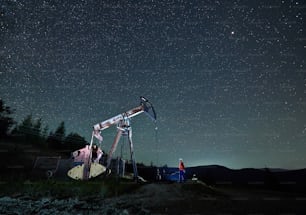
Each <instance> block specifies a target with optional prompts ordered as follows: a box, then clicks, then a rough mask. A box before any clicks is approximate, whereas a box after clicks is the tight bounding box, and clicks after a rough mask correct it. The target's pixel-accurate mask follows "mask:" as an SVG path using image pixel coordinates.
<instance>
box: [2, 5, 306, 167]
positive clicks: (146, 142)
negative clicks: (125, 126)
mask: <svg viewBox="0 0 306 215" xmlns="http://www.w3.org/2000/svg"><path fill="white" fill-rule="evenodd" d="M305 19H306V3H305V2H304V1H301V0H284V1H280V0H277V1H276V0H271V1H266V0H259V1H251V0H233V1H230V0H224V1H223V0H222V1H221V0H220V1H217V0H208V1H199V0H194V1H187V0H186V1H184V0H172V1H166V0H161V1H155V0H144V1H130V0H127V1H114V0H109V1H102V0H101V1H97V0H69V1H62V0H54V1H52V0H41V1H34V0H2V1H1V3H0V62H1V65H0V97H1V98H3V99H4V101H5V103H6V104H7V105H8V106H11V107H13V108H14V109H16V113H15V115H14V117H15V119H17V120H22V119H23V118H24V117H25V116H26V115H28V114H32V115H33V117H34V118H42V119H43V122H44V123H45V124H48V125H49V127H50V129H51V130H52V129H55V128H56V127H57V126H58V125H59V123H60V122H61V121H65V124H66V129H67V133H69V132H71V131H73V132H77V133H79V134H81V135H82V136H84V137H85V138H86V139H87V140H88V141H89V140H90V137H91V131H92V126H93V125H94V124H96V123H98V122H100V121H103V120H105V119H108V118H110V117H112V116H115V115H117V114H119V113H122V112H124V111H126V110H129V109H131V108H133V107H136V106H138V104H139V96H145V97H147V98H148V99H149V100H150V101H151V102H152V104H153V105H154V107H155V109H156V112H157V116H158V121H157V125H155V124H154V123H152V121H151V120H150V119H149V118H148V117H146V116H145V114H142V115H139V116H137V117H135V118H133V120H132V127H133V141H134V147H135V155H136V160H137V161H138V162H143V163H145V164H150V162H151V161H152V162H153V164H157V165H164V164H167V165H168V166H176V165H177V164H178V159H179V158H183V159H184V162H185V165H186V166H196V165H210V164H219V165H224V166H227V167H230V168H243V167H255V168H261V167H275V168H276V167H277V168H278V167H279V168H290V169H296V168H305V167H306V159H305V151H306V113H305V111H306V65H305V59H306V29H305V23H304V21H305ZM156 127H157V129H155V128H156ZM115 134H116V128H115V127H112V128H109V129H107V130H105V131H103V132H102V135H103V136H104V142H103V147H104V150H105V151H109V149H110V146H111V143H112V141H113V138H114V136H115ZM120 144H121V146H120V147H121V148H122V149H123V155H124V156H126V157H127V156H128V150H127V149H128V147H127V145H126V142H124V141H123V140H122V141H121V143H120ZM118 151H120V150H117V153H116V154H117V155H118V153H119V152H118Z"/></svg>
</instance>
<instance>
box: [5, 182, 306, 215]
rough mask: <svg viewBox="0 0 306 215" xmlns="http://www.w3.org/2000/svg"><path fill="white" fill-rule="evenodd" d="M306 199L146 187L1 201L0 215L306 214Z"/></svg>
mask: <svg viewBox="0 0 306 215" xmlns="http://www.w3.org/2000/svg"><path fill="white" fill-rule="evenodd" d="M305 203H306V198H305V196H304V197H303V196H301V195H294V194H290V195H289V194H284V193H278V192H273V191H260V190H252V191H250V190H243V189H238V190H237V189H236V188H235V189H234V188H212V187H209V186H206V185H205V184H203V183H201V182H198V183H192V182H189V183H185V184H177V183H173V184H153V183H152V184H144V185H142V186H140V187H138V188H137V189H135V190H133V191H131V192H129V193H125V194H122V195H118V196H113V197H108V198H103V197H101V196H98V195H85V196H79V197H73V198H71V197H66V198H58V197H56V198H55V197H52V196H48V197H39V198H37V197H32V195H28V194H25V193H24V194H20V193H19V194H14V195H11V196H2V197H1V198H0V214H306V209H305V207H304V205H305Z"/></svg>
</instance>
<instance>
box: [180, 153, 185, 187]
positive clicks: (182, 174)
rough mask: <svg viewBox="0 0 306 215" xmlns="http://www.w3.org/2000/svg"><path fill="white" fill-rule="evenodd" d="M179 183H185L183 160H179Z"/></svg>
mask: <svg viewBox="0 0 306 215" xmlns="http://www.w3.org/2000/svg"><path fill="white" fill-rule="evenodd" d="M179 173H180V174H179V183H182V182H184V181H185V165H184V162H183V159H182V158H180V159H179Z"/></svg>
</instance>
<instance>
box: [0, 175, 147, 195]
mask: <svg viewBox="0 0 306 215" xmlns="http://www.w3.org/2000/svg"><path fill="white" fill-rule="evenodd" d="M140 186H141V185H140V184H136V183H133V182H125V183H124V182H118V181H115V180H111V179H107V180H103V181H101V180H100V181H57V180H42V181H2V182H1V183H0V196H28V197H31V198H40V197H54V198H59V199H60V198H75V197H77V198H82V197H85V196H86V197H88V196H92V197H99V198H108V197H113V196H118V195H122V194H124V193H128V192H131V191H133V190H135V189H137V188H139V187H140Z"/></svg>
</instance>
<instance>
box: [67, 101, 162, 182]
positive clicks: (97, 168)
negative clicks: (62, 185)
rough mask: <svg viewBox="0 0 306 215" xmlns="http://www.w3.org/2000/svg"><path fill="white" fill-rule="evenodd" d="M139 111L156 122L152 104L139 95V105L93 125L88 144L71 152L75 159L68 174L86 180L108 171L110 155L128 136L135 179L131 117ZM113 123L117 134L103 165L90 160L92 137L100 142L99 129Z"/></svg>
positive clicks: (136, 172)
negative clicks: (124, 137)
mask: <svg viewBox="0 0 306 215" xmlns="http://www.w3.org/2000/svg"><path fill="white" fill-rule="evenodd" d="M141 113H146V114H147V115H148V116H149V117H150V118H151V119H152V120H153V121H154V122H156V113H155V110H154V107H153V105H152V104H151V103H150V102H149V100H148V99H146V98H145V97H143V96H141V97H140V105H139V106H137V107H135V108H132V109H130V110H128V111H126V112H124V113H121V114H118V115H116V116H114V117H112V118H110V119H107V120H105V121H102V122H101V123H98V124H96V125H94V126H93V132H92V136H91V141H90V145H89V146H86V147H85V148H83V149H79V150H77V151H75V152H73V153H72V154H73V157H74V161H75V162H74V163H75V167H73V168H72V169H71V170H69V171H68V176H69V177H71V178H73V179H76V180H86V179H90V178H93V177H96V176H98V175H100V174H102V173H103V172H110V169H109V168H110V165H111V161H112V156H113V154H114V152H115V151H116V148H117V146H118V143H119V141H120V138H121V137H122V136H126V137H127V138H128V144H129V148H130V158H131V161H132V165H133V171H134V179H135V180H137V178H138V171H137V165H136V161H135V155H134V145H133V141H132V126H131V118H133V117H135V116H137V115H139V114H141ZM113 125H117V134H116V136H115V139H114V142H113V144H112V146H111V149H110V151H109V154H108V157H107V163H106V167H105V166H103V165H101V164H99V163H96V162H92V146H93V138H94V137H95V138H97V139H98V140H99V141H100V142H102V136H101V135H100V133H101V131H103V130H105V129H107V128H109V127H111V126H113Z"/></svg>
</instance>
